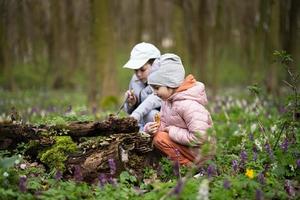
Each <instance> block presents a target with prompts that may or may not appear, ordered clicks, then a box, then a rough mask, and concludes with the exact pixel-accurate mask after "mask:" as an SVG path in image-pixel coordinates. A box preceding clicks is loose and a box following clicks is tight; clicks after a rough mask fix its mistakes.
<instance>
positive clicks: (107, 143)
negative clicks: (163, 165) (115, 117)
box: [65, 133, 160, 183]
mask: <svg viewBox="0 0 300 200" xmlns="http://www.w3.org/2000/svg"><path fill="white" fill-rule="evenodd" d="M80 149H81V152H78V153H76V154H73V155H69V157H68V160H67V161H66V163H65V166H66V169H67V170H66V172H65V177H66V178H67V179H70V178H71V179H76V177H77V178H78V174H79V177H80V178H81V180H83V181H86V182H89V183H95V182H97V181H98V178H99V176H100V175H101V174H102V175H103V174H104V175H105V176H106V177H117V176H118V175H119V174H120V172H122V171H124V170H126V171H129V172H131V173H132V174H134V175H135V176H136V177H138V178H139V179H142V178H143V173H144V171H143V170H144V169H145V168H146V167H150V166H152V167H156V166H157V165H158V158H159V157H160V154H159V153H158V152H156V151H153V146H152V139H151V138H150V137H147V136H144V135H141V134H140V133H122V134H113V135H110V136H108V137H103V138H95V139H92V140H88V141H87V143H85V142H82V143H81V145H80ZM109 159H112V160H113V161H114V163H115V167H116V168H115V172H114V173H113V174H112V173H111V170H112V169H111V166H110V165H109Z"/></svg>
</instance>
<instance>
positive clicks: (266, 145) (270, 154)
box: [265, 142, 273, 159]
mask: <svg viewBox="0 0 300 200" xmlns="http://www.w3.org/2000/svg"><path fill="white" fill-rule="evenodd" d="M265 149H266V151H267V153H268V154H269V156H270V158H271V159H273V151H272V149H271V146H270V144H269V143H268V142H267V143H266V144H265Z"/></svg>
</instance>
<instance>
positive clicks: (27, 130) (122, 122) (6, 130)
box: [0, 115, 139, 149]
mask: <svg viewBox="0 0 300 200" xmlns="http://www.w3.org/2000/svg"><path fill="white" fill-rule="evenodd" d="M138 129H139V127H138V125H137V122H136V120H135V119H133V118H130V117H127V118H117V117H115V116H113V115H110V116H109V118H108V119H106V120H104V121H100V122H72V123H69V124H66V125H54V126H49V125H38V126H37V125H30V124H23V123H15V122H12V121H8V122H0V149H7V148H12V147H15V146H16V144H18V143H19V142H28V141H30V140H39V139H41V138H45V136H46V137H49V136H56V135H68V136H71V137H72V138H73V139H78V138H80V137H94V136H108V135H111V134H115V133H134V132H137V131H138Z"/></svg>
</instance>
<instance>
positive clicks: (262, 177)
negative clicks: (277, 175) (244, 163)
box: [257, 173, 266, 184]
mask: <svg viewBox="0 0 300 200" xmlns="http://www.w3.org/2000/svg"><path fill="white" fill-rule="evenodd" d="M257 180H258V182H260V184H265V182H266V181H265V176H264V174H263V173H259V174H258V176H257Z"/></svg>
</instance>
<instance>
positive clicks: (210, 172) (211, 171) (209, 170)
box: [207, 164, 216, 177]
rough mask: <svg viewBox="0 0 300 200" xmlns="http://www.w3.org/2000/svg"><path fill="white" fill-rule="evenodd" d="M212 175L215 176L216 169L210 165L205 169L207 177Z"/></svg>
mask: <svg viewBox="0 0 300 200" xmlns="http://www.w3.org/2000/svg"><path fill="white" fill-rule="evenodd" d="M214 175H216V168H215V166H214V165H212V164H211V165H209V166H208V167H207V176H208V177H212V176H214Z"/></svg>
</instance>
